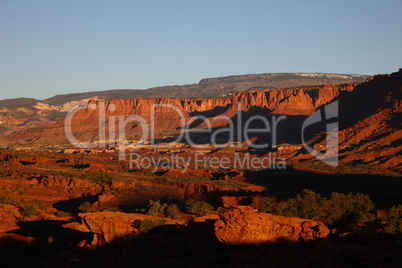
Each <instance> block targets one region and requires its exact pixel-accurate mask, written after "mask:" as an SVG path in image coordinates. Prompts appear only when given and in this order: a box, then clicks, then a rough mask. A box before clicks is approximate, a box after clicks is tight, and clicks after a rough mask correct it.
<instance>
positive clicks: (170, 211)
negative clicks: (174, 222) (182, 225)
mask: <svg viewBox="0 0 402 268" xmlns="http://www.w3.org/2000/svg"><path fill="white" fill-rule="evenodd" d="M179 214H180V209H179V207H178V206H177V205H176V204H171V205H169V206H168V207H167V208H166V215H167V216H168V217H169V218H171V219H178V218H179Z"/></svg>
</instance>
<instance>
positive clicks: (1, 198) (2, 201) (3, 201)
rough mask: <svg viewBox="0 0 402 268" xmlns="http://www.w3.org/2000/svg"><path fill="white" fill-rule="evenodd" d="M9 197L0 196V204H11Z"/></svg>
mask: <svg viewBox="0 0 402 268" xmlns="http://www.w3.org/2000/svg"><path fill="white" fill-rule="evenodd" d="M11 202H12V201H11V197H10V196H8V195H0V204H5V205H9V204H11Z"/></svg>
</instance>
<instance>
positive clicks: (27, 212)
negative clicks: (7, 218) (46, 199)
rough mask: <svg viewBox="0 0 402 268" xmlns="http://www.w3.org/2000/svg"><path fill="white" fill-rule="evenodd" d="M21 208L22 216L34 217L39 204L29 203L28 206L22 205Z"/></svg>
mask: <svg viewBox="0 0 402 268" xmlns="http://www.w3.org/2000/svg"><path fill="white" fill-rule="evenodd" d="M21 208H22V215H24V216H27V217H29V216H32V215H35V213H36V211H38V209H39V204H38V203H36V202H31V203H29V204H25V205H22V206H21Z"/></svg>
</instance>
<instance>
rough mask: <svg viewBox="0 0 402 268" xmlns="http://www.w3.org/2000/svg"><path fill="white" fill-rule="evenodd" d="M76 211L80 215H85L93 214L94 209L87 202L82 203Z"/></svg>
mask: <svg viewBox="0 0 402 268" xmlns="http://www.w3.org/2000/svg"><path fill="white" fill-rule="evenodd" d="M78 210H79V211H80V212H82V213H87V212H95V211H96V209H94V208H93V207H92V204H91V203H90V202H88V201H86V202H84V203H82V204H81V205H79V207H78Z"/></svg>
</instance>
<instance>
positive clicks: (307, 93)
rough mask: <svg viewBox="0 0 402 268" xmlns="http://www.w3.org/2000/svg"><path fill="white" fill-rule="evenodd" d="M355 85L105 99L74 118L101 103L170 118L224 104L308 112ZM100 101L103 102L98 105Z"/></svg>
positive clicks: (116, 110) (108, 110)
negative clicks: (225, 94)
mask: <svg viewBox="0 0 402 268" xmlns="http://www.w3.org/2000/svg"><path fill="white" fill-rule="evenodd" d="M357 85H359V84H344V85H323V86H317V87H299V88H289V89H275V90H267V91H245V92H240V93H236V94H233V95H232V96H231V98H196V99H180V98H177V99H175V98H156V99H145V98H135V99H116V100H110V101H106V102H102V101H100V100H90V101H88V102H87V103H86V104H85V106H84V107H83V109H82V110H81V111H79V112H77V115H76V116H77V117H89V116H91V114H93V113H98V112H99V111H98V110H97V109H99V107H102V106H100V105H104V106H103V108H104V109H105V115H106V116H108V115H124V116H131V115H139V116H144V117H148V116H151V113H152V109H155V110H154V112H155V114H159V115H163V116H165V117H174V116H176V117H177V115H178V113H182V115H183V116H185V117H188V116H189V114H191V113H194V112H201V113H202V112H206V111H212V110H214V109H215V108H217V107H222V108H223V107H228V106H229V108H230V110H231V111H233V110H236V111H237V110H238V109H240V110H242V111H248V110H249V109H251V108H255V107H258V108H266V109H267V110H268V112H271V113H275V114H285V115H309V114H312V113H313V112H314V111H315V110H316V109H317V108H318V107H320V106H321V105H323V104H325V103H328V102H330V101H332V100H333V99H334V98H336V97H338V96H339V94H340V92H341V91H352V90H353V89H354V88H355V87H356V86H357ZM102 103H103V104H102Z"/></svg>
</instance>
